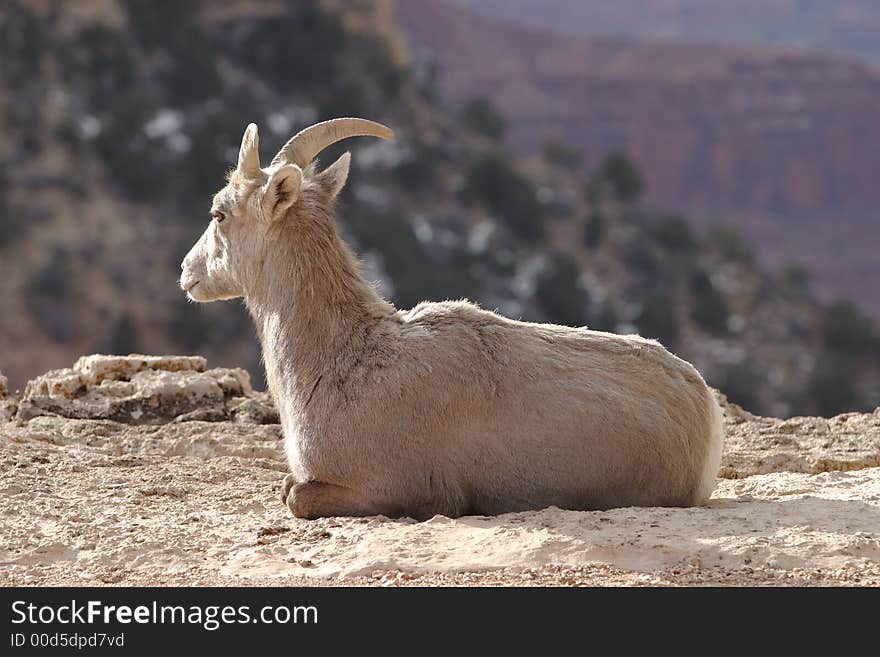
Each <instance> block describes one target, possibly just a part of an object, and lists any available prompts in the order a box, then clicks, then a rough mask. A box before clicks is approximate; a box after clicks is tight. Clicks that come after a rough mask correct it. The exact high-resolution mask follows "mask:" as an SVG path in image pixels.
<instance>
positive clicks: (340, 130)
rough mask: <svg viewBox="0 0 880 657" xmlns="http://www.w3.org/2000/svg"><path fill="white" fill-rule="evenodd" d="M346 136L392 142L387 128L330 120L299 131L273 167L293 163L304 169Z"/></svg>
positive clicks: (360, 121) (345, 120) (369, 123)
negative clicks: (376, 138) (322, 152)
mask: <svg viewBox="0 0 880 657" xmlns="http://www.w3.org/2000/svg"><path fill="white" fill-rule="evenodd" d="M348 137H379V138H380V139H394V133H393V132H392V131H391V129H390V128H387V127H386V126H384V125H382V124H381V123H376V122H375V121H368V120H367V119H330V120H329V121H323V122H321V123H316V124H315V125H313V126H311V127H309V128H306V129H305V130H301V131H300V132H298V133H297V134H296V135H294V136H293V137H292V138H291V140H290V141H288V142H287V143H286V144H284V146H282V148H281V150H280V151H278V155H276V156H275V157H274V158H273V160H272V165H276V164H282V163H285V164H296V165H297V166H299V167H300V168H302V169H304V168H306V167H307V166H308V165H309V164H310V163H311V161H312V160H314V159H315V156H316V155H317V154H318V153H320V152H321V151H323V150H324V149H325V148H327V147H328V146H330V145H331V144H335V143H336V142H337V141H342V140H343V139H346V138H348Z"/></svg>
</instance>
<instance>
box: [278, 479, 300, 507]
mask: <svg viewBox="0 0 880 657" xmlns="http://www.w3.org/2000/svg"><path fill="white" fill-rule="evenodd" d="M296 483H297V482H296V479H294V478H293V475H292V474H289V475H286V476H285V477H284V481H282V482H281V503H282V504H284V505H286V504H287V497H288V495H290V489H291V488H293V487H294V486H296Z"/></svg>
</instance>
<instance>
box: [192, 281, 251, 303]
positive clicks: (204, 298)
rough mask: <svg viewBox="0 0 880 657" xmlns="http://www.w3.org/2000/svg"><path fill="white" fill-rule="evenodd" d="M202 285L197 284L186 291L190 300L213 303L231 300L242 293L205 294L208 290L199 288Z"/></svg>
mask: <svg viewBox="0 0 880 657" xmlns="http://www.w3.org/2000/svg"><path fill="white" fill-rule="evenodd" d="M199 288H201V286H200V285H197V286H196V287H194V288H193V289H191V290H190V291H189V292H187V293H186V298H187V299H189V300H190V301H195V302H196V303H212V302H214V301H229V300H231V299H238V298H239V297H240V296H241V295H240V294H205V292H206V290H203V289H199Z"/></svg>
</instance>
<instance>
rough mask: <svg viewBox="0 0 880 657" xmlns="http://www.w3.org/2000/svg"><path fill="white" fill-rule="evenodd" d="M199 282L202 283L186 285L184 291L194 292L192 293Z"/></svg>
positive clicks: (196, 282)
mask: <svg viewBox="0 0 880 657" xmlns="http://www.w3.org/2000/svg"><path fill="white" fill-rule="evenodd" d="M199 282H200V281H193V282H192V283H189V284H188V285H185V286H184V287H183V291H184V292H187V293H189V292H192V291H193V288H194V287H195V286H196V285H198V284H199Z"/></svg>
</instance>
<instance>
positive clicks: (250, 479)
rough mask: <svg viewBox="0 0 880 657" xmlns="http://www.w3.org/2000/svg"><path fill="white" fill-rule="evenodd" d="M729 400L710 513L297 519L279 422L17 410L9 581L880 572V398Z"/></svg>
mask: <svg viewBox="0 0 880 657" xmlns="http://www.w3.org/2000/svg"><path fill="white" fill-rule="evenodd" d="M728 410H729V417H728V421H729V425H728V430H729V438H728V441H727V443H728V444H727V451H726V453H725V458H724V464H723V468H722V475H723V476H724V477H725V478H723V479H721V480H720V484H719V486H718V489H717V491H716V493H715V495H714V497H713V499H712V501H711V504H710V505H709V506H708V507H705V508H694V509H666V508H625V509H616V510H611V511H607V512H577V511H564V510H560V509H556V508H550V509H546V510H543V511H537V512H529V513H516V514H508V515H504V516H499V517H494V518H488V517H465V518H460V519H455V520H453V519H449V518H444V517H439V516H438V517H435V518H433V519H431V520H429V521H427V522H423V523H416V522H414V521H412V520H390V519H387V518H382V517H376V518H363V519H351V518H330V519H322V520H317V521H304V520H297V519H295V518H293V517H292V516H291V515H290V514H289V512H288V511H287V509H286V508H285V507H283V506H282V505H281V504H280V502H279V501H278V490H279V486H280V483H281V479H282V477H283V475H284V473H285V463H284V460H283V454H282V451H281V449H280V446H281V442H280V430H279V427H278V425H274V424H247V423H242V422H231V421H225V422H202V421H190V422H174V423H169V424H163V425H159V426H134V425H131V424H125V423H118V422H113V421H108V420H90V419H82V420H75V419H69V418H59V417H47V416H37V417H33V418H32V419H30V420H29V421H27V422H23V421H20V420H19V421H9V422H5V423H0V453H2V459H3V467H2V476H0V537H2V540H0V584H2V585H22V584H24V585H96V584H109V585H128V584H132V585H191V584H195V585H199V584H203V585H316V586H327V585H330V586H332V585H376V584H380V585H413V586H436V585H475V584H482V585H702V584H716V585H875V586H876V585H880V467H877V466H878V465H880V409H878V411H877V412H875V413H874V414H867V415H850V416H841V417H839V418H835V419H832V420H822V419H818V418H797V419H795V420H789V421H787V422H782V421H780V420H772V419H766V418H754V417H752V416H749V415H748V414H745V413H742V412H740V411H738V410H737V409H735V408H734V409H732V411H731V409H728Z"/></svg>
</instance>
